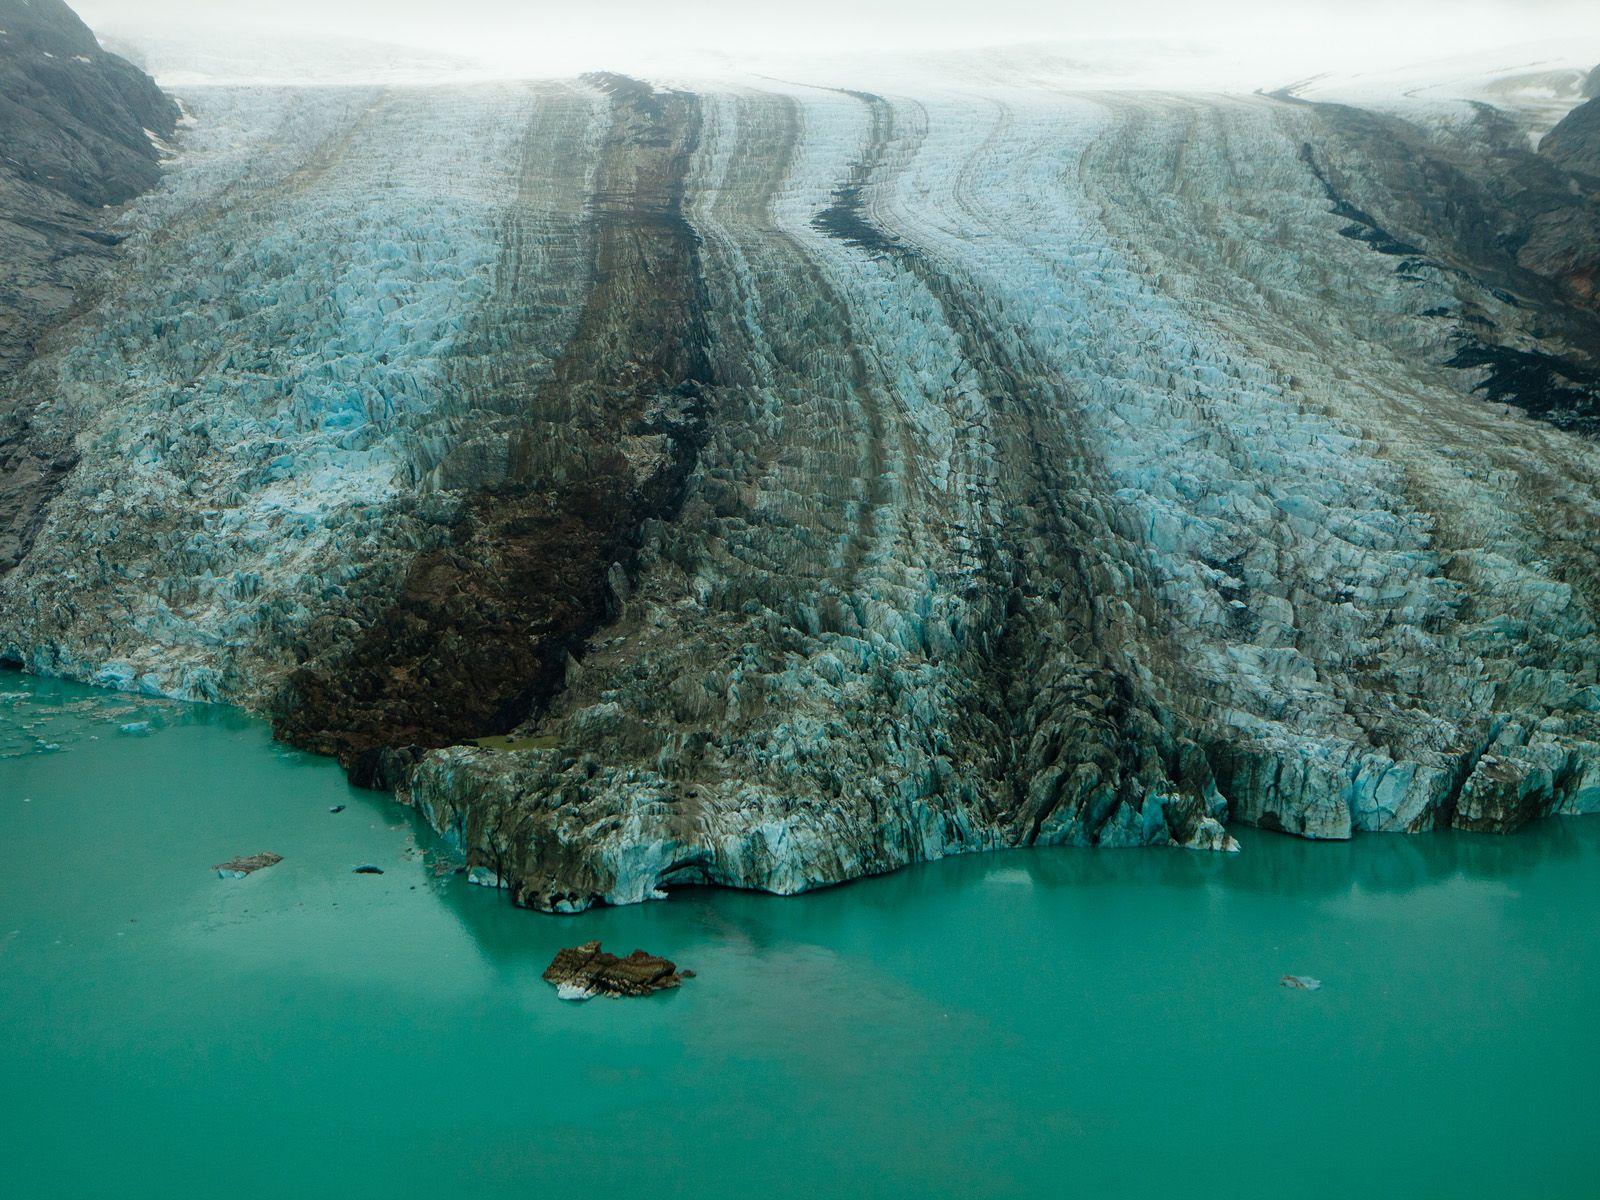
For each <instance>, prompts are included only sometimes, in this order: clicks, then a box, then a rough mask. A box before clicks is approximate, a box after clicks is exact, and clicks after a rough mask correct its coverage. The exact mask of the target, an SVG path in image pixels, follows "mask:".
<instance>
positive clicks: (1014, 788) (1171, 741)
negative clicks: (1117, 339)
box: [813, 92, 1212, 845]
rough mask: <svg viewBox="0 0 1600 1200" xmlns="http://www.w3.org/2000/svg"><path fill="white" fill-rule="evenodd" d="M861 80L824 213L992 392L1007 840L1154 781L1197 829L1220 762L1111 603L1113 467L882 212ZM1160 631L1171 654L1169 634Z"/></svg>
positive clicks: (1151, 609)
mask: <svg viewBox="0 0 1600 1200" xmlns="http://www.w3.org/2000/svg"><path fill="white" fill-rule="evenodd" d="M847 94H849V95H851V96H853V97H855V98H856V99H857V100H860V101H861V102H862V103H863V104H865V105H866V106H867V107H868V109H869V111H870V113H871V127H870V131H869V133H868V137H867V142H866V146H865V148H864V149H863V152H862V155H861V157H860V158H859V159H858V160H857V161H856V162H855V163H853V164H852V165H851V168H850V174H849V177H848V179H846V180H845V181H844V182H843V183H842V184H841V185H840V186H839V187H838V188H837V189H836V190H835V191H834V194H833V203H832V204H831V205H830V206H829V207H828V208H827V209H825V210H824V211H823V212H822V213H820V214H818V216H817V217H816V219H815V220H814V221H813V225H814V226H815V227H816V228H817V229H819V230H820V231H822V232H824V233H827V234H829V235H830V236H832V237H836V238H839V239H840V240H842V241H845V242H848V243H850V244H851V245H855V246H858V247H860V248H862V249H863V250H865V251H867V252H868V253H871V254H875V255H882V256H884V257H886V258H889V259H891V260H892V261H894V262H895V263H896V264H897V265H898V266H900V267H901V268H902V269H904V270H906V271H908V272H909V273H911V274H912V275H914V276H916V277H917V278H918V279H919V280H920V281H921V283H922V284H923V286H925V287H926V288H927V289H928V291H929V293H930V294H931V295H932V296H933V297H934V299H935V300H936V301H937V302H938V304H939V306H940V310H941V312H942V314H943V316H944V320H945V323H946V324H947V325H948V327H949V328H950V329H951V331H952V332H953V333H954V334H955V335H956V338H957V339H958V341H959V344H960V346H961V350H962V354H963V356H964V357H965V359H966V361H967V362H968V364H969V365H970V366H971V368H972V370H973V371H974V373H975V376H976V378H977V379H978V380H979V381H980V383H981V385H982V388H983V391H984V393H985V395H986V396H987V397H988V399H989V402H990V411H991V416H992V420H993V429H992V433H993V436H994V439H995V446H996V450H997V451H998V453H999V458H1000V462H1001V474H1000V478H1001V483H1002V486H1003V487H1005V488H1006V490H1007V492H1008V493H1009V494H1008V496H1007V500H1006V503H1005V505H1004V508H1005V511H1006V512H1007V514H1008V516H1007V520H1006V523H1005V525H1004V526H1003V527H1001V528H997V529H989V530H986V531H984V532H983V534H982V538H981V540H982V545H983V548H984V555H985V558H986V559H987V562H988V566H987V574H988V576H989V579H990V581H991V586H990V588H989V595H990V596H991V597H992V598H993V599H992V601H991V602H990V604H989V606H988V609H987V611H986V612H985V613H984V615H983V618H982V620H983V623H984V624H986V625H987V626H988V630H987V634H986V636H984V637H981V638H978V637H974V638H969V640H970V641H971V643H972V644H973V645H974V646H975V647H976V646H978V645H983V646H985V647H987V649H986V650H984V651H983V652H982V653H978V652H977V651H976V650H975V651H974V653H973V656H972V661H971V662H970V663H969V668H968V669H970V670H971V671H973V672H974V674H975V675H977V676H978V677H979V678H981V679H982V680H983V681H984V686H983V687H982V689H981V691H982V693H983V694H984V695H985V696H987V697H990V698H991V700H992V709H991V710H990V711H987V712H984V713H982V714H971V715H969V720H971V721H973V722H974V723H975V724H981V725H986V726H987V727H989V728H991V729H997V730H1003V731H1004V734H1005V738H1004V750H1003V752H1002V754H1001V762H1000V766H1001V777H1000V779H999V780H997V781H996V783H997V789H998V792H999V795H1000V802H1001V804H1002V806H1003V811H1002V812H1001V813H1000V814H998V817H999V821H1000V824H1001V828H1002V830H1003V837H1004V840H1005V841H1006V843H1007V844H1010V845H1032V844H1034V843H1035V842H1037V841H1039V840H1040V838H1041V837H1042V836H1044V833H1043V831H1044V829H1045V827H1046V824H1047V823H1049V824H1051V825H1053V826H1057V827H1059V826H1062V825H1066V826H1069V827H1071V828H1074V829H1077V830H1081V831H1082V832H1081V834H1080V835H1078V836H1079V837H1080V838H1081V840H1085V841H1094V840H1097V839H1098V838H1099V836H1100V833H1101V830H1102V828H1103V827H1104V826H1105V824H1106V822H1107V821H1108V820H1109V819H1110V818H1111V817H1112V816H1113V815H1114V814H1115V813H1116V812H1117V811H1118V809H1119V807H1120V806H1122V805H1124V804H1126V805H1128V806H1129V807H1131V808H1132V809H1135V810H1138V809H1140V808H1141V806H1142V805H1143V803H1144V800H1145V798H1146V797H1147V796H1148V795H1150V794H1151V793H1152V792H1160V793H1163V794H1166V795H1168V796H1170V797H1171V800H1170V801H1169V803H1168V805H1167V810H1166V820H1167V822H1168V825H1169V828H1170V829H1171V831H1172V833H1173V834H1174V836H1176V837H1178V838H1180V839H1185V838H1187V837H1188V836H1189V835H1190V833H1191V832H1192V831H1193V828H1194V825H1195V823H1196V822H1198V821H1199V820H1200V818H1202V817H1204V816H1205V815H1206V812H1205V809H1204V805H1203V802H1202V800H1201V797H1202V796H1204V795H1205V794H1207V793H1208V792H1209V790H1210V789H1211V786H1212V777H1211V771H1210V767H1209V765H1208V763H1207V761H1206V756H1205V754H1204V753H1203V752H1202V750H1201V748H1200V746H1199V744H1198V743H1197V742H1196V741H1194V740H1191V738H1190V737H1188V736H1186V735H1185V733H1184V732H1183V731H1182V730H1181V729H1180V726H1181V725H1182V720H1181V718H1180V717H1179V716H1178V715H1177V714H1176V713H1174V712H1173V711H1172V709H1171V707H1170V706H1169V705H1166V704H1163V703H1162V702H1161V701H1160V700H1158V698H1157V697H1155V696H1154V695H1152V694H1151V690H1150V688H1149V687H1147V686H1146V685H1145V683H1144V682H1143V681H1142V680H1141V678H1140V673H1139V670H1138V665H1137V664H1135V663H1131V662H1129V661H1127V660H1126V659H1125V658H1124V657H1123V656H1122V653H1121V651H1120V650H1119V649H1118V647H1119V646H1121V645H1122V644H1124V643H1125V642H1126V641H1127V638H1126V636H1125V634H1126V631H1119V630H1115V629H1113V628H1111V627H1109V625H1108V623H1107V620H1108V619H1107V617H1106V615H1105V613H1104V612H1103V611H1102V609H1101V606H1099V605H1098V604H1097V602H1096V599H1097V597H1098V596H1100V595H1102V594H1104V593H1106V592H1107V591H1109V590H1110V589H1111V587H1112V586H1113V583H1112V578H1113V577H1112V575H1111V574H1109V573H1108V572H1107V571H1106V569H1105V564H1106V563H1107V562H1108V561H1109V560H1113V559H1116V558H1117V557H1118V546H1119V542H1120V539H1119V538H1118V537H1117V536H1116V534H1115V533H1114V531H1112V530H1111V529H1110V528H1108V527H1107V526H1106V524H1105V521H1104V518H1103V515H1102V514H1101V513H1099V512H1097V511H1091V506H1089V505H1086V504H1084V502H1083V501H1082V500H1081V499H1074V498H1075V497H1080V498H1081V497H1082V496H1083V494H1084V487H1083V480H1084V478H1086V477H1088V478H1093V477H1096V476H1097V475H1098V474H1099V465H1098V462H1097V461H1096V458H1095V455H1094V454H1093V453H1092V452H1091V451H1090V449H1089V448H1088V447H1087V446H1085V445H1084V444H1083V442H1082V440H1081V439H1080V438H1079V437H1078V436H1077V434H1076V431H1075V429H1074V427H1073V421H1072V418H1071V417H1070V415H1069V414H1070V412H1071V411H1072V409H1073V407H1074V404H1073V399H1072V397H1071V396H1070V395H1068V394H1067V393H1066V391H1065V389H1064V388H1062V387H1061V385H1060V384H1059V383H1057V384H1054V385H1052V384H1050V383H1047V382H1046V381H1049V380H1052V379H1053V377H1054V374H1055V373H1054V372H1053V371H1051V370H1050V369H1049V367H1048V366H1046V365H1045V364H1044V363H1042V362H1040V361H1038V360H1037V359H1036V358H1034V356H1033V355H1032V353H1031V351H1030V349H1029V347H1028V345H1027V343H1026V342H1025V341H1022V342H1019V341H1017V340H1015V339H1008V338H1003V337H1000V336H999V335H998V334H997V332H996V330H995V328H994V320H995V318H994V316H993V314H991V313H989V312H987V311H986V310H985V309H984V308H983V306H982V305H981V304H980V303H978V302H977V301H976V300H975V299H974V294H975V290H974V288H973V286H972V285H971V284H969V283H967V282H966V281H964V280H963V279H961V278H958V277H956V276H954V275H952V274H951V273H950V271H949V269H948V268H947V267H946V266H945V265H944V264H942V263H940V262H939V261H937V260H936V259H935V258H934V257H932V256H930V255H929V254H926V253H923V252H921V251H920V250H919V249H918V248H916V247H915V246H913V245H911V244H909V243H908V242H907V241H905V240H904V239H902V238H898V237H896V236H894V235H893V234H892V233H891V232H890V231H888V230H885V229H882V228H880V227H879V226H877V225H875V224H874V223H873V222H872V220H871V218H870V215H869V214H868V212H867V208H866V205H865V202H864V201H865V196H866V192H867V189H868V188H870V186H871V185H872V183H873V182H874V179H875V178H878V177H881V176H882V175H884V174H886V172H887V170H888V157H889V150H890V147H891V145H892V143H893V142H894V140H895V138H896V136H897V131H896V128H895V115H894V109H893V107H892V106H891V105H890V104H889V102H888V101H887V100H885V99H883V98H882V97H880V96H876V95H873V94H871V93H868V92H849V93H847ZM1107 490H1108V491H1109V490H1110V488H1109V485H1107ZM1120 566H1121V567H1122V568H1123V572H1124V573H1126V574H1128V575H1131V576H1132V577H1134V578H1136V579H1139V581H1140V592H1139V594H1138V595H1137V596H1134V597H1130V601H1131V602H1132V603H1133V604H1134V605H1135V607H1136V608H1137V609H1138V611H1139V612H1140V613H1141V614H1142V616H1143V618H1144V619H1145V620H1146V621H1147V622H1148V624H1149V628H1150V630H1152V631H1159V629H1160V628H1161V617H1160V605H1159V603H1158V602H1157V601H1156V600H1155V598H1154V593H1153V589H1152V587H1151V585H1150V582H1149V581H1148V580H1145V579H1143V578H1142V576H1141V575H1140V573H1139V572H1138V571H1137V569H1136V567H1135V564H1134V563H1132V562H1131V561H1122V562H1121V563H1120ZM1147 636H1151V637H1154V638H1155V639H1156V641H1157V643H1158V646H1157V652H1158V653H1161V652H1162V651H1161V648H1160V646H1159V642H1160V634H1159V632H1152V633H1150V634H1147ZM1163 657H1168V658H1171V659H1173V660H1174V661H1175V660H1176V655H1167V654H1163ZM1063 764H1065V765H1066V766H1065V767H1064V766H1063Z"/></svg>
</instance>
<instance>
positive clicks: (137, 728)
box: [117, 721, 150, 737]
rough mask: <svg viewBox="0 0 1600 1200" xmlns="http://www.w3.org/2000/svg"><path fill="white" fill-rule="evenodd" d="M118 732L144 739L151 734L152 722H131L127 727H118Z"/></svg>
mask: <svg viewBox="0 0 1600 1200" xmlns="http://www.w3.org/2000/svg"><path fill="white" fill-rule="evenodd" d="M117 732H118V733H126V734H131V735H132V736H134V737H143V736H144V735H145V734H147V733H149V732H150V722H149V721H129V722H128V723H127V724H126V725H119V726H117Z"/></svg>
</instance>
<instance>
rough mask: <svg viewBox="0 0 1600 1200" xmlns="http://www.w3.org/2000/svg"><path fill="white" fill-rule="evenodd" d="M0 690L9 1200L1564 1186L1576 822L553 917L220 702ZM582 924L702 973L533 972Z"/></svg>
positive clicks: (1577, 960)
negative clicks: (671, 987)
mask: <svg viewBox="0 0 1600 1200" xmlns="http://www.w3.org/2000/svg"><path fill="white" fill-rule="evenodd" d="M0 691H3V692H7V693H13V694H12V695H10V698H9V699H0V755H3V756H4V757H0V1194H3V1195H5V1196H6V1197H17V1198H24V1197H26V1198H32V1197H67V1196H70V1197H162V1198H164V1200H165V1198H170V1197H174V1196H186V1195H195V1194H199V1193H202V1192H204V1193H207V1194H223V1195H228V1196H230V1197H256V1196H293V1197H318V1196H341V1197H352V1196H372V1195H387V1196H445V1195H460V1196H471V1197H474V1198H486V1197H500V1196H507V1197H509V1196H518V1197H527V1196H535V1197H537V1196H549V1197H554V1198H561V1197H577V1196H589V1197H609V1196H624V1195H628V1196H636V1195H641V1194H645V1195H649V1196H652V1197H677V1196H697V1197H723V1196H726V1197H751V1196H754V1197H808V1198H811V1197H854V1196H889V1197H898V1196H919V1197H921V1196H927V1197H961V1198H963V1200H965V1198H971V1197H1023V1196H1027V1197H1055V1196H1073V1195H1080V1194H1081V1195H1085V1196H1095V1197H1157V1196H1159V1197H1211V1196H1217V1197H1223V1196H1226V1197H1230V1198H1241V1197H1243V1198H1248V1197H1267V1196H1272V1197H1280V1196H1296V1197H1324V1196H1327V1197H1334V1196H1339V1197H1348V1196H1352V1195H1355V1196H1361V1197H1363V1198H1368V1197H1389V1196H1393V1197H1402V1196H1403V1197H1408V1198H1447V1197H1492V1198H1494V1200H1508V1198H1512V1197H1530V1198H1532V1197H1537V1198H1539V1200H1555V1198H1561V1197H1583V1198H1590V1197H1594V1196H1596V1195H1600V1139H1597V1137H1596V1132H1597V1131H1596V1121H1597V1109H1596V1101H1597V1097H1600V1019H1597V1015H1600V1005H1597V1001H1600V932H1597V931H1600V921H1597V917H1600V823H1597V822H1596V821H1595V820H1593V819H1574V820H1568V821H1553V822H1548V823H1545V824H1544V825H1542V826H1540V827H1538V828H1537V829H1535V830H1533V831H1531V832H1529V833H1526V834H1523V835H1520V836H1517V837H1513V838H1507V839H1494V838H1487V837H1469V836H1463V835H1449V834H1443V835H1437V836H1431V837H1422V838H1413V839H1402V838H1384V837H1368V838H1363V839H1360V840H1358V841H1356V842H1353V843H1350V844H1343V845H1314V844H1310V843H1305V842H1300V841H1296V840H1293V839H1289V838H1282V837H1275V836H1272V835H1269V834H1266V833H1262V832H1258V831H1253V830H1243V831H1240V836H1241V839H1242V840H1243V842H1244V851H1243V853H1241V854H1238V855H1233V856H1229V857H1222V856H1211V855H1204V854H1196V853H1190V852H1184V851H1107V852H1099V853H1096V852H1092V851H1074V850H1057V851H1037V852H1016V853H1009V854H998V855H986V856H972V857H967V858H961V859H955V860H952V861H949V862H945V863H939V864H934V865H932V866H928V867H923V868H918V869H913V870H909V871H905V872H901V873H900V874H898V875H893V876H888V877H885V878H882V879H874V880H868V881H865V882H862V883H859V884H855V885H852V886H849V887H843V888H836V889H833V890H831V891H827V892H821V893H818V894H816V895H812V896H806V897H800V898H795V899H787V900H780V899H776V898H772V897H764V896H755V895H740V894H732V893H720V892H711V891H685V892H680V893H677V894H675V895H674V897H673V898H672V899H671V900H670V901H668V902H665V903H660V904H651V905H645V906H640V907H634V908H627V909H615V910H601V911H598V912H594V913H590V914H587V915H585V916H582V917H575V918H555V917H546V916H539V915H536V914H532V913H527V912H521V911H518V910H515V909H513V908H511V907H510V906H509V905H508V904H506V903H505V901H504V899H503V898H502V897H501V896H500V895H498V894H495V893H492V892H489V891H486V890H484V889H480V888H473V887H469V886H467V885H466V884H465V883H464V882H463V880H462V879H461V878H460V877H459V876H456V875H453V874H451V875H448V876H446V877H442V878H436V877H435V875H434V873H433V866H432V864H433V862H434V861H436V847H435V843H434V842H433V841H432V839H431V838H430V837H429V836H428V835H427V833H426V831H425V830H424V829H423V828H422V827H421V826H420V825H419V824H418V823H416V822H415V821H413V820H412V819H411V817H410V814H409V813H407V812H406V811H405V810H403V809H401V808H399V807H398V806H396V805H394V804H393V803H391V802H390V801H388V800H387V799H386V798H384V797H382V796H377V795H373V794H371V793H364V792H357V791H354V790H352V789H350V788H349V787H347V786H346V784H345V783H344V781H343V778H342V776H341V774H340V772H339V771H338V769H337V768H336V767H335V766H333V765H332V764H331V763H329V762H326V761H323V760H318V759H314V758H310V757H307V756H305V755H300V754H296V753H292V752H289V751H287V750H284V749H283V748H281V747H278V746H276V745H274V744H273V743H272V742H271V740H270V739H269V738H268V736H267V733H266V731H265V729H264V728H263V727H262V726H261V725H260V724H259V723H257V722H254V721H251V720H248V719H246V718H244V717H242V716H240V715H238V714H236V713H231V712H226V711H219V710H212V709H195V708H188V707H185V706H179V705H166V704H161V703H158V702H148V701H130V700H128V699H127V698H126V697H121V696H113V695H109V694H106V693H101V692H95V691H91V690H89V689H86V688H81V687H76V686H73V685H66V684H60V683H55V682H50V681H40V680H34V679H29V678H24V677H21V676H15V675H0ZM14 693H26V694H25V695H15V694H14ZM139 720H150V721H151V723H152V728H151V732H150V733H148V734H146V735H138V734H123V733H120V732H118V728H119V726H120V725H122V724H125V723H129V722H132V721H139ZM30 726H31V727H30ZM48 745H55V746H57V747H59V748H58V749H55V750H44V749H42V747H44V746H48ZM335 804H344V805H346V806H347V808H346V810H345V811H344V812H342V813H338V814H333V813H330V812H329V811H328V809H329V807H330V806H331V805H335ZM259 850H273V851H276V852H277V853H279V854H282V855H283V856H284V861H283V862H282V863H281V864H279V865H278V866H276V867H273V868H271V869H269V870H266V871H263V872H260V873H258V874H256V875H253V876H251V877H250V878H248V879H245V880H240V881H233V882H225V881H222V880H219V879H218V878H217V877H216V874H215V872H213V871H211V870H210V869H209V868H210V865H211V864H212V863H216V862H220V861H222V860H224V859H226V858H229V857H231V856H233V855H235V854H245V853H254V852H256V851H259ZM365 863H372V864H375V865H377V866H380V867H382V868H383V869H384V872H385V873H384V874H383V875H356V874H353V873H352V868H353V867H355V866H358V865H362V864H365ZM590 938H599V939H602V940H603V941H604V942H605V943H606V944H607V946H608V947H609V948H612V949H615V950H618V951H622V952H626V951H628V950H631V949H633V948H634V947H635V946H641V947H644V948H646V949H649V950H653V951H656V952H660V953H664V954H667V955H669V956H672V957H674V958H676V959H677V960H678V961H679V962H680V963H683V964H685V965H688V966H692V967H694V968H695V969H696V970H697V971H698V972H699V973H700V975H699V978H697V979H694V980H691V981H690V982H689V983H688V984H686V985H685V986H684V987H683V988H682V989H681V990H680V991H678V992H675V993H669V994H665V995H661V996H656V997H652V998H649V999H647V1000H641V1001H608V1000H595V1001H591V1002H589V1003H587V1004H566V1003H562V1002H560V1001H558V1000H556V998H555V995H554V992H553V990H552V989H551V988H550V987H549V986H548V985H547V984H545V983H543V982H542V981H541V980H540V979H539V972H540V971H541V970H542V969H543V968H544V966H545V965H546V964H547V963H548V962H549V960H550V957H551V955H552V954H553V953H554V952H555V950H556V949H557V948H558V947H560V946H561V945H564V944H568V945H569V944H572V943H575V942H579V941H583V940H587V939H590ZM1285 972H1295V973H1303V974H1309V975H1314V976H1318V977H1320V978H1321V979H1322V980H1323V981H1324V982H1325V986H1324V987H1323V989H1322V990H1321V991H1317V992H1295V991H1290V990H1288V989H1285V988H1282V987H1280V986H1278V978H1279V976H1280V975H1282V974H1284V973H1285Z"/></svg>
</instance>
